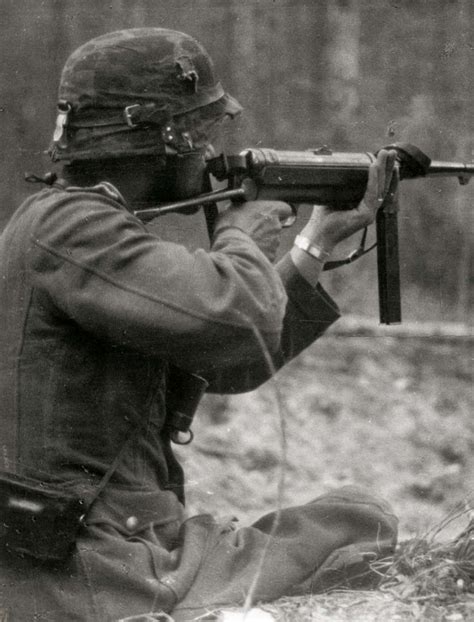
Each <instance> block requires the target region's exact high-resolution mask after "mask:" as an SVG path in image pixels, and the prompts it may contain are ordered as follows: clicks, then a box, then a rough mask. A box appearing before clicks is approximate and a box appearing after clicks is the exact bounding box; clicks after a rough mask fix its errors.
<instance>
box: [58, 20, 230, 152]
mask: <svg viewBox="0 0 474 622" xmlns="http://www.w3.org/2000/svg"><path fill="white" fill-rule="evenodd" d="M58 99H59V104H58V109H59V114H58V118H57V123H56V130H55V135H54V137H53V143H52V145H51V148H50V153H51V155H52V157H53V159H54V160H69V161H71V160H78V159H97V158H104V157H120V156H125V155H130V154H134V155H136V154H143V155H145V154H156V153H158V154H160V153H161V154H163V153H165V146H166V138H164V134H163V128H164V127H165V126H166V125H169V122H170V121H171V119H172V118H173V117H175V116H179V115H183V114H186V113H189V112H191V111H195V110H197V109H201V108H204V107H209V106H212V108H213V114H216V115H220V116H224V115H230V116H232V117H233V116H235V115H236V114H238V113H239V112H240V111H241V110H242V108H241V106H240V105H239V104H238V102H237V101H236V100H235V99H234V98H232V97H231V96H230V95H228V94H227V93H225V92H224V90H223V88H222V85H221V84H220V82H218V81H217V80H216V77H215V74H214V67H213V64H212V61H211V59H210V58H209V56H208V54H207V52H206V50H205V49H204V48H203V47H202V46H201V45H200V44H199V43H198V42H197V41H196V40H195V39H193V38H192V37H190V36H188V35H186V34H184V33H181V32H177V31H174V30H168V29H164V28H135V29H129V30H121V31H117V32H112V33H109V34H106V35H102V36H100V37H97V38H96V39H92V40H91V41H89V42H88V43H85V44H84V45H82V46H81V47H80V48H78V49H77V50H76V51H75V52H73V54H72V55H71V56H70V57H69V58H68V60H67V61H66V64H65V66H64V69H63V71H62V75H61V81H60V86H59V94H58ZM168 135H169V132H168ZM168 138H169V136H168Z"/></svg>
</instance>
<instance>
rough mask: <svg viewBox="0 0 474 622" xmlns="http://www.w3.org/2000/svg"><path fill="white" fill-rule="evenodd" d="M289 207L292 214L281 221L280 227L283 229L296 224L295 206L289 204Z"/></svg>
mask: <svg viewBox="0 0 474 622" xmlns="http://www.w3.org/2000/svg"><path fill="white" fill-rule="evenodd" d="M289 206H290V207H291V211H292V212H293V213H292V214H291V216H288V218H285V220H283V221H282V223H281V226H282V228H283V229H287V228H288V227H291V226H293V225H294V224H295V222H296V217H297V215H298V208H297V206H296V205H294V204H293V203H289Z"/></svg>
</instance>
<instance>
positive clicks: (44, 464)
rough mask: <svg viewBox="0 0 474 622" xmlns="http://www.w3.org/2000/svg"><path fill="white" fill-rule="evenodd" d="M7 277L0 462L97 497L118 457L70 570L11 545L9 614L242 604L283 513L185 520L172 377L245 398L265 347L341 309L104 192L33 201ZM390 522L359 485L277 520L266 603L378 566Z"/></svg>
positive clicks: (18, 221)
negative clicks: (171, 412) (172, 436)
mask: <svg viewBox="0 0 474 622" xmlns="http://www.w3.org/2000/svg"><path fill="white" fill-rule="evenodd" d="M0 266H1V268H0V269H1V271H2V279H1V282H0V314H1V325H2V332H1V334H0V358H1V364H2V374H1V378H0V400H1V403H2V413H1V418H0V428H1V434H2V457H1V459H2V467H1V468H2V469H3V470H4V471H8V472H14V473H18V474H21V475H27V476H30V477H33V478H35V479H36V480H38V481H42V482H47V483H48V484H50V485H53V486H56V487H57V488H58V489H64V490H68V491H75V492H77V494H78V495H82V496H85V497H86V498H87V497H89V498H91V497H92V496H93V495H94V491H95V490H96V487H97V485H98V483H99V482H100V480H101V478H102V477H103V476H104V474H105V473H106V472H107V470H108V469H109V467H110V465H111V464H112V463H113V461H114V459H115V457H116V456H117V454H118V452H119V451H120V450H121V448H123V447H125V449H124V450H123V455H121V456H120V460H119V461H118V464H117V467H116V469H115V471H114V474H113V476H112V478H111V480H110V482H109V483H108V484H107V486H106V488H105V490H104V491H103V492H102V493H101V494H100V496H99V498H98V499H97V500H96V501H95V503H94V504H93V506H92V509H91V511H90V512H89V514H88V516H87V519H86V523H85V525H84V527H83V529H82V530H81V532H80V535H79V538H78V541H77V545H76V548H75V551H74V553H73V554H72V555H71V556H70V557H69V558H68V559H67V560H66V561H64V562H58V563H55V564H52V563H50V562H44V561H40V560H34V559H31V558H29V557H27V556H19V555H17V554H14V553H11V552H10V551H8V550H7V549H4V550H2V552H1V560H0V609H3V610H5V611H8V612H9V616H10V617H9V618H8V619H9V620H19V621H21V622H23V621H29V620H36V621H39V620H45V621H46V620H48V622H52V621H58V622H59V621H64V620H68V621H73V620H77V621H81V622H86V621H87V622H90V621H92V622H95V621H97V622H99V621H100V622H104V621H109V620H110V621H114V620H119V619H122V618H126V617H129V616H139V615H145V614H147V613H149V614H150V615H152V614H153V613H154V614H157V612H160V611H164V612H171V613H172V615H173V616H174V617H175V619H176V620H183V621H184V620H192V619H194V618H195V617H197V616H199V615H202V614H203V613H204V612H206V611H212V610H214V609H215V608H217V607H219V606H222V605H228V604H230V603H239V602H242V598H243V597H245V593H246V591H247V590H248V589H249V586H250V584H251V581H252V579H253V577H254V573H255V570H256V567H257V565H258V563H259V559H260V555H261V551H262V549H263V547H264V546H265V545H266V542H267V539H268V535H267V534H268V532H269V531H270V530H271V524H272V520H273V519H272V517H271V516H269V517H266V518H263V519H262V520H261V521H259V523H257V524H256V525H254V526H252V527H248V528H243V529H236V526H235V524H234V523H229V524H224V525H222V524H219V523H217V522H215V521H214V519H213V518H212V517H211V516H210V515H203V516H198V517H192V518H186V517H185V514H184V506H183V503H182V501H183V499H184V493H183V474H182V470H181V468H180V466H179V464H178V463H177V461H176V459H175V457H174V455H173V451H172V447H171V445H170V442H169V439H168V437H167V435H166V434H165V433H164V429H165V425H166V388H167V383H168V382H169V379H170V373H172V372H171V370H172V368H173V366H176V367H179V368H181V369H184V370H187V371H189V372H195V373H199V374H200V375H202V376H203V377H205V378H206V379H207V380H208V381H209V390H210V391H215V392H221V393H235V392H241V391H246V390H250V389H253V388H255V387H257V386H259V385H260V384H261V383H263V382H264V381H265V380H266V379H268V378H269V376H270V375H271V371H270V370H269V366H268V363H267V358H266V356H265V355H264V354H263V353H262V344H264V346H265V348H266V349H267V350H268V352H269V353H270V354H271V357H272V360H273V365H274V367H275V368H277V369H278V368H280V367H281V366H282V365H284V363H285V362H286V361H288V360H290V359H291V358H292V357H294V356H296V355H297V354H298V353H299V352H300V351H301V350H302V349H303V348H305V347H306V346H308V345H309V344H310V343H312V342H313V341H314V340H315V339H316V338H317V337H318V336H320V335H321V334H322V333H323V332H324V330H325V329H326V328H327V327H328V326H329V325H330V324H331V323H332V322H333V321H334V320H335V319H336V318H337V317H338V311H337V308H336V306H335V304H334V303H333V302H332V300H331V299H330V298H329V297H328V296H327V294H326V293H325V292H324V291H323V290H322V288H320V287H318V288H317V289H315V290H313V289H312V288H310V287H309V286H308V284H307V283H306V282H305V281H304V280H303V279H302V278H301V277H300V276H299V275H298V273H297V271H296V270H295V268H294V266H293V264H292V263H291V260H290V259H289V257H285V258H283V260H282V261H281V262H280V264H279V265H278V266H277V269H276V270H275V268H274V267H273V266H272V265H271V264H270V262H269V261H268V260H267V259H266V258H265V256H264V255H263V253H261V251H260V250H259V249H258V247H257V245H256V244H255V243H254V242H253V241H252V240H251V238H250V237H248V236H247V235H246V234H245V233H243V232H242V231H240V230H238V229H235V228H227V229H225V230H224V231H222V233H220V234H218V235H217V236H216V239H215V240H214V241H213V244H212V248H211V249H210V252H206V251H204V250H197V251H196V252H194V253H190V252H188V251H187V250H186V249H185V248H184V247H182V246H180V245H177V244H173V243H170V242H165V241H163V240H161V239H159V238H158V237H156V236H155V235H153V234H152V233H150V232H149V231H147V229H146V227H145V226H144V225H143V224H142V223H141V222H140V221H138V220H137V219H136V218H135V217H134V216H133V215H132V214H131V213H130V212H129V211H128V210H127V209H126V206H125V205H124V204H123V202H122V201H121V199H120V197H119V195H117V196H114V194H113V192H112V193H110V192H107V191H105V190H102V189H101V188H96V189H95V190H94V191H88V190H86V189H84V190H81V189H77V190H75V191H68V190H64V189H61V188H51V189H47V190H44V191H42V192H40V193H39V194H37V195H35V196H33V197H31V198H30V199H28V200H27V201H26V202H25V203H24V204H23V206H22V207H21V208H20V209H19V210H18V211H17V212H16V214H15V215H14V216H13V218H12V219H11V221H10V223H9V224H8V226H7V228H6V229H5V231H4V232H3V234H2V236H1V238H0ZM127 439H129V440H128V441H127ZM335 517H337V520H336V518H335ZM395 524H396V521H395V519H394V518H393V516H392V515H391V514H390V511H389V508H387V506H385V505H384V503H383V502H381V501H378V500H373V499H371V498H368V497H365V496H364V495H363V494H362V493H359V492H358V491H354V490H352V489H351V490H342V491H338V492H335V493H334V494H333V495H329V496H325V497H322V498H320V499H318V500H316V501H314V502H312V503H310V504H308V505H307V506H304V507H302V508H292V509H289V510H287V511H285V512H283V513H282V515H281V519H280V528H279V530H278V532H277V534H276V537H275V538H273V540H272V542H271V544H270V546H269V549H268V556H267V562H266V563H265V564H264V568H263V573H262V577H261V581H260V582H259V584H258V588H257V591H256V598H259V599H272V598H277V597H279V596H281V595H283V594H287V593H289V592H290V591H292V590H293V591H295V590H296V591H297V590H298V589H303V590H317V589H324V587H325V586H326V585H327V582H328V580H329V579H328V578H330V577H333V574H334V572H336V575H337V576H338V577H339V578H340V572H341V568H346V567H348V564H346V562H344V563H342V564H341V563H339V562H338V563H336V564H335V565H334V563H333V562H334V560H335V559H336V558H337V557H338V556H339V558H340V556H341V553H340V552H341V551H345V552H346V553H347V554H345V556H344V555H343V557H344V559H345V560H346V561H347V560H348V559H351V560H353V561H354V560H355V563H354V564H352V563H351V564H349V566H351V567H356V566H357V564H358V563H360V562H363V561H364V560H363V559H362V557H361V553H360V551H362V550H363V551H365V552H366V553H367V554H369V555H371V556H372V557H374V556H375V557H377V556H380V555H383V554H386V553H387V552H388V551H390V550H391V547H392V546H393V543H394V535H395ZM354 547H355V548H354ZM334 555H336V557H334ZM328 560H329V561H330V560H332V561H330V563H329V566H328V565H327V564H328ZM325 564H326V567H325ZM328 568H329V570H328ZM334 568H336V570H334ZM338 573H339V574H338ZM308 582H309V583H308ZM330 582H331V580H329V583H330ZM298 586H299V587H298ZM151 619H153V618H151Z"/></svg>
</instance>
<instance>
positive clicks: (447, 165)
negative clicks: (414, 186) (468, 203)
mask: <svg viewBox="0 0 474 622" xmlns="http://www.w3.org/2000/svg"><path fill="white" fill-rule="evenodd" d="M473 175H474V163H473V164H465V163H464V162H444V161H441V160H433V161H432V162H431V164H430V167H429V169H428V172H427V173H426V176H427V177H458V178H459V181H460V182H461V183H464V184H467V182H468V181H469V179H470V178H471V177H472V176H473Z"/></svg>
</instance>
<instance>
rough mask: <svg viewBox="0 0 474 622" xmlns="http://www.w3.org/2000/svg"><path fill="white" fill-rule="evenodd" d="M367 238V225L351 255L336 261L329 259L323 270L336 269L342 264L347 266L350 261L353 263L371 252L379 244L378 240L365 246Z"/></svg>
mask: <svg viewBox="0 0 474 622" xmlns="http://www.w3.org/2000/svg"><path fill="white" fill-rule="evenodd" d="M366 239H367V227H366V228H365V229H364V231H363V232H362V237H361V239H360V243H359V246H358V247H357V248H356V249H355V250H353V251H352V253H349V255H348V256H347V257H346V258H345V259H335V260H334V261H327V262H326V263H325V264H324V268H323V270H334V269H335V268H340V267H341V266H345V265H347V264H349V263H353V262H354V261H356V260H357V259H359V258H360V257H363V256H364V255H366V254H367V253H369V252H370V251H371V250H373V249H374V248H375V247H376V246H377V242H374V244H372V246H369V248H365V241H366Z"/></svg>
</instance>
